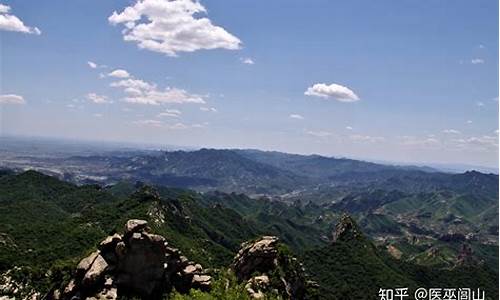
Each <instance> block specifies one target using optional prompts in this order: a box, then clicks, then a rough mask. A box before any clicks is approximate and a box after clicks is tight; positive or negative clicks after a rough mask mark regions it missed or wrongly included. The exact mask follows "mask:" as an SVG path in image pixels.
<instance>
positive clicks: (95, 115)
mask: <svg viewBox="0 0 500 300" xmlns="http://www.w3.org/2000/svg"><path fill="white" fill-rule="evenodd" d="M93 116H94V117H96V118H102V117H103V116H104V115H103V114H93Z"/></svg>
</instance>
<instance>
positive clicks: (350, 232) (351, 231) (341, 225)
mask: <svg viewBox="0 0 500 300" xmlns="http://www.w3.org/2000/svg"><path fill="white" fill-rule="evenodd" d="M362 236H363V234H362V233H361V230H360V229H359V227H358V224H357V223H356V221H354V219H353V218H352V217H351V216H350V215H348V214H343V215H342V216H341V217H340V220H339V222H338V223H337V225H336V226H335V232H334V233H333V242H334V243H336V242H337V241H348V240H352V239H358V238H361V237H362Z"/></svg>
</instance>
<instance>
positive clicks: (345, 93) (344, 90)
mask: <svg viewBox="0 0 500 300" xmlns="http://www.w3.org/2000/svg"><path fill="white" fill-rule="evenodd" d="M304 95H307V96H316V97H321V98H333V99H336V100H338V101H341V102H354V101H358V100H359V97H358V95H356V94H355V93H354V92H353V91H352V90H351V89H349V88H348V87H345V86H342V85H340V84H336V83H332V84H330V85H327V84H324V83H316V84H314V85H313V86H310V87H308V88H307V90H306V91H305V92H304Z"/></svg>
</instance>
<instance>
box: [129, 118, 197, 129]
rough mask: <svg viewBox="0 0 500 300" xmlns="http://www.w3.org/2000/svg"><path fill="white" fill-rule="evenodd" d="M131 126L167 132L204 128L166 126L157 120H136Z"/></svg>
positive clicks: (177, 125) (176, 124)
mask: <svg viewBox="0 0 500 300" xmlns="http://www.w3.org/2000/svg"><path fill="white" fill-rule="evenodd" d="M133 124H135V125H139V126H147V127H155V128H164V129H168V130H185V129H191V128H204V127H205V125H204V124H192V125H189V124H184V123H180V122H177V123H173V124H167V123H165V122H162V121H158V120H138V121H134V122H133Z"/></svg>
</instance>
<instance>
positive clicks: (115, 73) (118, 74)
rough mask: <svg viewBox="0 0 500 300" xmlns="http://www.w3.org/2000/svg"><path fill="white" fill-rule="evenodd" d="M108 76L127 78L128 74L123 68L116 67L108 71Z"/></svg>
mask: <svg viewBox="0 0 500 300" xmlns="http://www.w3.org/2000/svg"><path fill="white" fill-rule="evenodd" d="M108 76H109V77H115V78H129V77H130V74H129V73H128V72H127V71H126V70H123V69H116V70H114V71H112V72H110V73H108Z"/></svg>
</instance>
